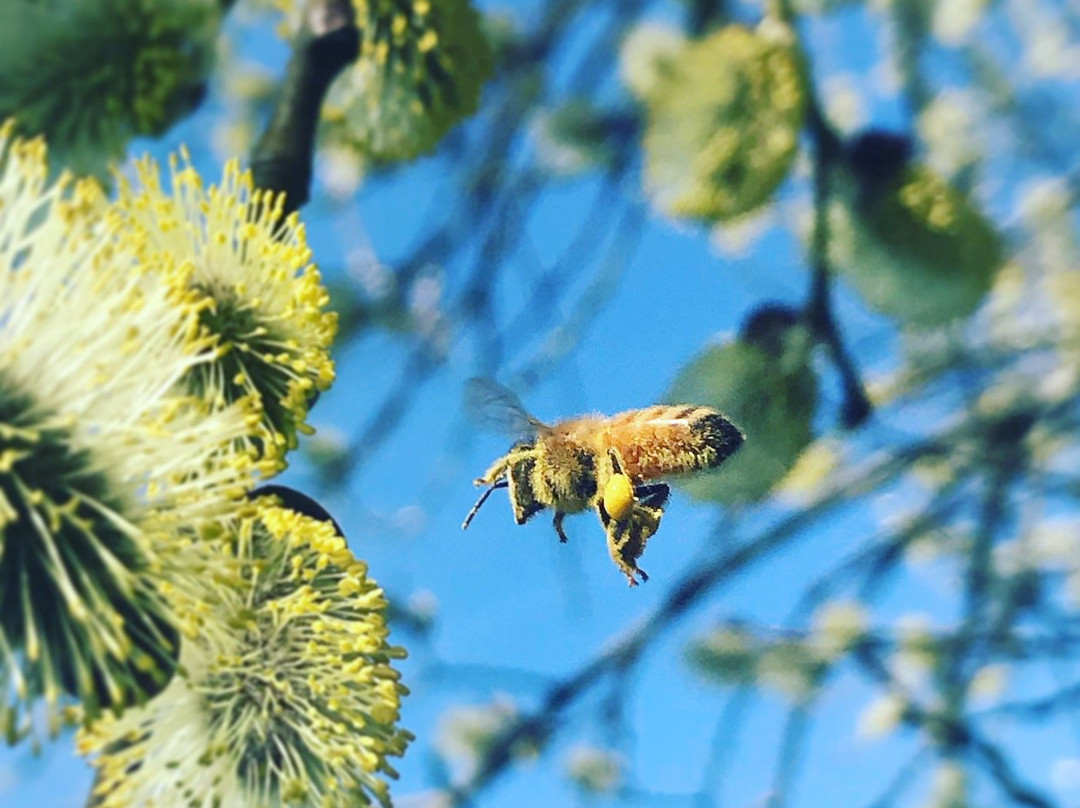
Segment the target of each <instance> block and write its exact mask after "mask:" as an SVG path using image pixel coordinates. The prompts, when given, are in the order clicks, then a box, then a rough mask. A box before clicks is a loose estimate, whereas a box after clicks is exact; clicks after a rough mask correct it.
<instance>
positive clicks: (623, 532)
mask: <svg viewBox="0 0 1080 808" xmlns="http://www.w3.org/2000/svg"><path fill="white" fill-rule="evenodd" d="M466 408H467V409H468V410H469V411H470V412H471V413H472V414H473V415H474V416H477V417H479V418H481V419H483V420H484V421H485V422H487V423H489V424H492V425H495V426H498V427H500V428H501V429H502V430H503V431H507V432H511V433H513V434H516V435H518V436H520V437H521V439H520V440H519V441H518V442H517V443H515V444H514V445H513V446H511V447H510V451H509V452H507V453H506V454H505V455H503V456H502V457H500V458H499V459H498V460H496V461H495V462H494V463H493V464H492V465H491V467H490V468H488V470H487V471H486V472H484V474H483V476H482V477H478V478H476V480H474V481H473V483H474V485H478V486H487V489H486V490H485V491H484V492H483V493H482V494H481V495H480V498H479V499H478V500H477V501H476V504H475V505H473V507H472V509H471V510H470V511H469V513H468V515H467V516H466V517H465V521H464V522H463V523H462V525H461V529H462V530H464V529H465V528H467V527H468V526H469V523H470V522H472V520H473V517H475V516H476V514H477V512H478V511H479V510H480V507H481V506H482V505H483V504H484V503H485V502H486V501H487V499H488V497H489V496H491V493H492V492H493V491H495V490H497V489H500V488H505V489H507V493H508V495H509V498H510V506H511V508H512V510H513V513H514V521H515V522H516V523H517V524H519V525H523V524H525V522H527V521H528V520H529V519H531V518H532V517H533V516H535V515H536V514H537V513H539V512H540V511H542V510H544V509H545V508H551V509H552V510H554V512H555V515H554V519H553V524H554V527H555V532H556V533H557V534H558V536H559V541H560V542H565V541H567V536H566V532H565V530H564V529H563V520H564V519H565V518H566V516H567V514H574V513H581V512H582V511H586V510H594V511H595V512H596V514H597V516H598V517H599V519H600V524H601V525H602V526H603V528H604V531H605V532H606V533H607V537H608V551H609V553H610V554H611V557H612V560H614V561H615V564H616V566H618V567H619V569H620V570H621V571H622V572H623V574H625V575H626V577H627V579H628V581H629V582H630V586H635V585H637V579H636V578H635V575H636V576H640V578H641V580H642V581H647V580H648V578H649V576H648V575H647V574H646V573H645V571H644V570H642V569H641V568H639V567H638V566H637V563H636V562H637V559H638V558H640V557H641V554H642V552H644V549H645V543H646V542H647V541H648V540H649V538H651V537H652V536H653V535H654V534H655V533H656V531H657V529H658V528H659V526H660V519H661V517H662V516H663V514H664V506H665V505H666V504H667V500H668V496H669V494H670V489H669V487H668V486H667V484H666V483H664V482H661V480H662V479H667V478H671V477H675V476H679V475H683V474H689V473H692V472H695V471H700V470H703V469H710V468H714V467H716V466H718V465H720V464H721V463H723V462H724V460H726V459H727V458H728V457H730V456H731V455H732V453H733V452H735V450H737V449H738V448H739V446H740V445H741V444H742V442H743V434H742V432H740V431H739V429H738V427H736V426H735V425H734V424H733V423H731V421H729V420H728V419H727V418H725V417H724V416H723V415H721V414H720V413H719V412H717V411H716V410H714V409H712V408H710V407H702V406H696V405H693V404H675V405H668V404H657V405H654V406H652V407H645V408H643V409H636V410H628V411H626V412H622V413H619V414H617V415H613V416H603V415H584V416H580V417H577V418H569V419H567V420H564V421H559V422H558V423H555V424H545V423H543V422H542V421H539V420H537V419H536V418H534V417H533V416H532V415H530V414H529V413H528V411H527V410H526V409H525V408H524V407H523V406H522V404H521V402H520V401H519V400H518V398H517V396H515V395H514V394H513V393H512V392H510V391H509V390H507V389H506V388H504V387H502V386H501V385H499V384H497V383H495V382H493V381H491V380H488V379H471V380H470V381H469V382H468V385H467V387H466Z"/></svg>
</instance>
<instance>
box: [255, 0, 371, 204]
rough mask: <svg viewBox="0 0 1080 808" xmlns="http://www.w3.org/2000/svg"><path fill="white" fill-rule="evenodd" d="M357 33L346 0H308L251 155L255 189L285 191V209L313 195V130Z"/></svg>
mask: <svg viewBox="0 0 1080 808" xmlns="http://www.w3.org/2000/svg"><path fill="white" fill-rule="evenodd" d="M359 48H360V33H359V31H358V29H357V27H356V17H355V12H354V10H353V7H352V3H351V2H349V0H309V2H308V3H307V6H306V7H305V10H304V27H303V30H302V31H301V32H300V34H299V35H298V37H297V39H296V43H295V46H294V49H293V54H292V57H291V58H290V59H289V65H288V67H287V69H286V73H285V78H284V80H283V81H282V84H281V89H280V93H279V95H278V99H277V104H276V106H275V108H274V112H273V115H272V116H271V118H270V122H269V123H268V124H267V126H266V131H264V132H263V135H262V137H261V138H259V142H258V143H256V144H255V148H254V149H253V150H252V155H251V170H252V173H253V174H254V176H255V185H256V186H257V187H258V188H262V189H265V190H271V191H283V192H284V193H285V209H286V211H287V212H291V211H294V210H298V209H299V208H300V207H301V206H303V205H304V203H306V202H307V201H308V198H309V197H310V195H311V177H312V173H313V164H314V158H315V130H316V128H317V126H318V123H319V112H320V110H321V109H322V103H323V99H324V97H325V96H326V91H327V90H328V89H329V87H330V84H331V82H333V80H334V79H335V78H337V75H338V74H339V73H340V72H341V71H342V70H343V69H344V68H345V67H346V66H347V65H348V64H350V63H351V62H352V61H353V60H355V59H356V56H357V53H358V52H359Z"/></svg>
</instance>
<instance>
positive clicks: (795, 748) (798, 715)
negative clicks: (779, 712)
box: [766, 704, 810, 808]
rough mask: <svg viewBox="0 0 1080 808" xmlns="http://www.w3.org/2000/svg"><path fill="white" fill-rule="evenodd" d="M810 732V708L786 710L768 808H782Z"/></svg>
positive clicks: (788, 794)
mask: <svg viewBox="0 0 1080 808" xmlns="http://www.w3.org/2000/svg"><path fill="white" fill-rule="evenodd" d="M809 730H810V708H809V706H808V705H806V704H795V705H794V706H792V707H791V708H790V709H789V710H788V716H787V720H786V721H785V722H784V731H783V734H782V735H781V740H780V754H779V755H778V757H777V761H776V773H775V775H774V776H773V785H772V791H771V793H770V794H769V800H768V802H767V803H766V805H767V806H768V808H783V806H784V805H785V804H786V803H787V800H788V797H790V796H791V791H792V789H793V787H794V783H795V775H796V773H797V771H798V767H799V763H800V762H801V760H802V747H803V741H805V740H806V734H807V732H809Z"/></svg>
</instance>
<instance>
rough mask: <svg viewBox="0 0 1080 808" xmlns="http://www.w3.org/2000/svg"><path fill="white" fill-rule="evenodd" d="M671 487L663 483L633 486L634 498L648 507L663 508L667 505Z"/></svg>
mask: <svg viewBox="0 0 1080 808" xmlns="http://www.w3.org/2000/svg"><path fill="white" fill-rule="evenodd" d="M669 496H671V489H670V488H669V487H668V486H667V485H666V484H665V483H652V484H651V485H637V486H634V498H635V499H637V501H638V502H639V503H641V504H642V505H646V506H648V507H649V508H663V507H664V506H665V505H667V501H668V497H669Z"/></svg>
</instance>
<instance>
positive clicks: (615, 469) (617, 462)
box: [607, 446, 626, 474]
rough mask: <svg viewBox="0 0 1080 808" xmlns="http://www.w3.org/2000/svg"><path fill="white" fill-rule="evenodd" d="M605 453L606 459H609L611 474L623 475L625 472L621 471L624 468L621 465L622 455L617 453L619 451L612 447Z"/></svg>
mask: <svg viewBox="0 0 1080 808" xmlns="http://www.w3.org/2000/svg"><path fill="white" fill-rule="evenodd" d="M607 453H608V457H609V458H611V472H612V474H625V473H626V472H625V471H623V469H624V468H625V466H624V464H623V461H622V455H621V454H620V453H619V450H618V449H616V448H615V447H614V446H612V447H610V448H609V449H608V450H607Z"/></svg>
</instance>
